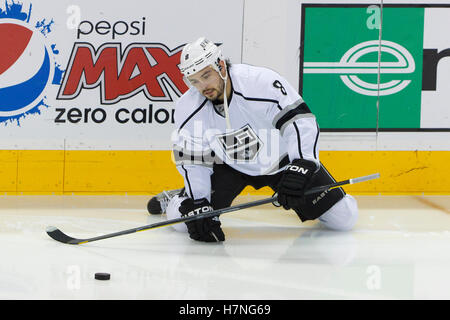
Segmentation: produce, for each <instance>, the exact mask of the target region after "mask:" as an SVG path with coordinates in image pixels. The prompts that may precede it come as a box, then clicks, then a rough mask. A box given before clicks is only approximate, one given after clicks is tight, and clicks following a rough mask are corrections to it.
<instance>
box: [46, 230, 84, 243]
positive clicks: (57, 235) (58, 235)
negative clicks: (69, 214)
mask: <svg viewBox="0 0 450 320" xmlns="http://www.w3.org/2000/svg"><path fill="white" fill-rule="evenodd" d="M45 231H46V232H47V234H48V235H49V236H50V238H52V239H54V240H56V241H59V242H62V243H67V244H80V243H82V242H83V240H82V239H75V238H72V237H69V236H68V235H67V234H65V233H64V232H62V231H61V230H59V229H58V228H56V227H47V229H46V230H45Z"/></svg>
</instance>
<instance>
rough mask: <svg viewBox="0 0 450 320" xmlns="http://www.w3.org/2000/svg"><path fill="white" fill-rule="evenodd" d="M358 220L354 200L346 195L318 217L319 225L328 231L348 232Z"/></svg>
mask: <svg viewBox="0 0 450 320" xmlns="http://www.w3.org/2000/svg"><path fill="white" fill-rule="evenodd" d="M356 220H358V205H357V203H356V200H355V198H353V197H352V196H351V195H349V194H347V195H345V197H344V198H342V199H341V200H339V201H338V202H337V203H336V204H335V205H334V206H332V207H331V208H330V209H329V210H327V211H326V212H325V213H324V214H323V215H321V216H320V217H319V221H320V223H321V224H322V225H323V226H325V227H326V228H328V229H331V230H336V231H348V230H350V229H352V228H353V227H354V226H355V224H356Z"/></svg>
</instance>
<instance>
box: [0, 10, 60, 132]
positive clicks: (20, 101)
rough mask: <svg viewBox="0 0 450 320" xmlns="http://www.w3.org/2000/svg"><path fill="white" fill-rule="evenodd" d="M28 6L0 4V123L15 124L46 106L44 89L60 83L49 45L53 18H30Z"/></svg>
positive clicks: (53, 46)
mask: <svg viewBox="0 0 450 320" xmlns="http://www.w3.org/2000/svg"><path fill="white" fill-rule="evenodd" d="M31 8H32V6H31V5H30V6H29V8H28V10H24V9H25V8H23V5H22V4H20V3H16V2H12V3H8V2H5V7H4V8H1V7H0V39H1V40H2V45H1V46H0V123H4V124H5V125H6V124H10V123H15V124H17V125H19V126H20V119H22V118H25V117H27V116H29V115H31V114H40V113H41V110H42V108H47V107H48V105H47V104H46V90H47V89H48V87H49V86H50V85H52V84H59V82H60V79H61V74H62V71H61V70H60V69H59V65H58V64H56V63H55V56H56V55H57V54H58V53H59V52H58V50H57V49H56V45H55V44H48V40H47V35H48V34H49V33H50V32H51V31H52V26H53V24H54V21H53V19H51V20H50V21H46V19H42V20H37V21H32V19H31Z"/></svg>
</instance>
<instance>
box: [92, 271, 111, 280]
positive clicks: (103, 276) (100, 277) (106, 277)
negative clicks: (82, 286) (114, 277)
mask: <svg viewBox="0 0 450 320" xmlns="http://www.w3.org/2000/svg"><path fill="white" fill-rule="evenodd" d="M95 279H97V280H109V279H111V275H110V274H109V273H105V272H97V273H96V274H95Z"/></svg>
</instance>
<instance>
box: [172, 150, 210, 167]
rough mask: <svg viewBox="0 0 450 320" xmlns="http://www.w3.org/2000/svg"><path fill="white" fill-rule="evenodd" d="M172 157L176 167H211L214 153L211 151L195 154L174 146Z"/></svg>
mask: <svg viewBox="0 0 450 320" xmlns="http://www.w3.org/2000/svg"><path fill="white" fill-rule="evenodd" d="M173 156H174V159H175V164H176V165H184V164H197V165H202V166H206V167H212V166H213V164H214V162H215V153H214V151H213V150H211V149H208V150H205V151H198V152H195V151H188V150H186V149H183V148H181V147H179V146H174V147H173Z"/></svg>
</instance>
